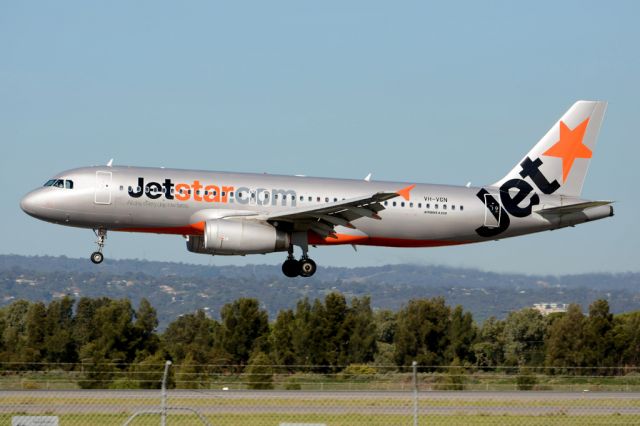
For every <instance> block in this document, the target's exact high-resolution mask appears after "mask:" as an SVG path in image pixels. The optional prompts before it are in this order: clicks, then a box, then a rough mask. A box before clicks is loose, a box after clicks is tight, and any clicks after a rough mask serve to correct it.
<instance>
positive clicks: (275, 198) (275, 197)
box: [264, 194, 278, 200]
mask: <svg viewBox="0 0 640 426" xmlns="http://www.w3.org/2000/svg"><path fill="white" fill-rule="evenodd" d="M264 198H267V197H264ZM273 199H274V200H277V199H278V194H276V195H274V196H273Z"/></svg>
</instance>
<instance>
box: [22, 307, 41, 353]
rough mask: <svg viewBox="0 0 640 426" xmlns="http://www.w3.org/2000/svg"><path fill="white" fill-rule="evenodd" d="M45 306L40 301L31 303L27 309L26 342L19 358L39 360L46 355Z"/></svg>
mask: <svg viewBox="0 0 640 426" xmlns="http://www.w3.org/2000/svg"><path fill="white" fill-rule="evenodd" d="M46 322H47V307H46V306H45V304H44V303H42V302H36V303H32V304H31V305H30V306H29V309H28V311H27V318H26V342H25V345H24V349H23V351H24V352H23V354H22V356H21V357H20V358H22V360H24V361H26V362H41V361H43V358H44V357H45V356H46V348H45V339H46V338H47V330H46Z"/></svg>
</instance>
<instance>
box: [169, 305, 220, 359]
mask: <svg viewBox="0 0 640 426" xmlns="http://www.w3.org/2000/svg"><path fill="white" fill-rule="evenodd" d="M218 328H219V324H218V323H217V322H216V321H215V320H213V319H211V318H209V317H207V315H206V314H205V313H204V311H203V310H201V309H200V310H198V311H196V312H195V313H192V314H186V315H182V316H181V317H178V318H177V319H176V320H175V321H173V322H171V323H170V324H169V325H168V326H167V329H166V330H165V332H164V333H163V334H162V337H161V340H162V344H163V346H164V348H165V350H166V351H167V352H168V353H169V355H170V357H171V359H172V360H173V362H175V363H177V364H179V363H182V362H183V360H184V359H185V358H186V357H187V355H188V354H189V355H190V356H191V358H192V359H193V360H194V362H195V363H197V364H207V363H212V362H215V360H214V359H211V357H210V355H211V353H212V351H213V350H214V336H215V335H216V334H217V329H218Z"/></svg>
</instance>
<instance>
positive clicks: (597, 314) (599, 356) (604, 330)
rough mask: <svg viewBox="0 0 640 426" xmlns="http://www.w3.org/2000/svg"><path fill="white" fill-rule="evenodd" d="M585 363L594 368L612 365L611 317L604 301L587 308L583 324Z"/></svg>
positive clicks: (613, 347)
mask: <svg viewBox="0 0 640 426" xmlns="http://www.w3.org/2000/svg"><path fill="white" fill-rule="evenodd" d="M584 329H585V331H584V332H585V348H586V351H585V352H586V363H587V365H589V366H594V367H611V366H613V365H614V357H615V345H614V339H613V337H614V333H613V315H612V314H611V312H610V311H609V303H608V302H607V301H606V300H603V299H600V300H596V301H595V302H593V303H592V304H591V305H590V306H589V316H588V317H587V319H586V323H585V327H584Z"/></svg>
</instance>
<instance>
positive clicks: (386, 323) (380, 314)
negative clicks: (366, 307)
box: [373, 309, 398, 344]
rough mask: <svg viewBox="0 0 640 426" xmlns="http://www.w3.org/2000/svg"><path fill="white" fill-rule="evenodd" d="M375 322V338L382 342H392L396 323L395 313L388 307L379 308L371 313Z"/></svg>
mask: <svg viewBox="0 0 640 426" xmlns="http://www.w3.org/2000/svg"><path fill="white" fill-rule="evenodd" d="M373 318H374V321H375V323H376V330H377V337H376V340H377V341H379V342H382V343H388V344H392V343H393V339H394V337H395V334H396V327H397V325H398V322H397V319H396V313H395V312H393V311H392V310H390V309H381V310H379V311H376V312H375V313H374V314H373Z"/></svg>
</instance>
